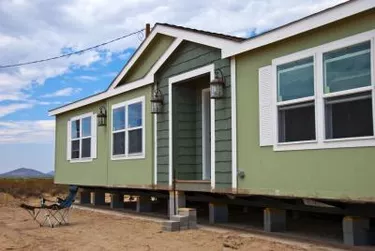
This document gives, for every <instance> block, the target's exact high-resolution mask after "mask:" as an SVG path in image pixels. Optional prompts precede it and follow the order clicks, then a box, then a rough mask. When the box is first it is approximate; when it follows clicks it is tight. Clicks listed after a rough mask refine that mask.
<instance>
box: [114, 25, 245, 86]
mask: <svg viewBox="0 0 375 251" xmlns="http://www.w3.org/2000/svg"><path fill="white" fill-rule="evenodd" d="M157 34H163V35H167V36H170V37H175V38H177V39H179V40H180V43H181V41H182V40H187V41H191V42H194V43H199V44H203V45H207V46H211V47H216V48H219V49H223V48H225V47H228V46H230V45H235V44H238V42H235V41H231V40H228V39H224V38H217V37H214V36H210V35H205V34H200V33H197V32H193V31H188V30H180V29H178V28H173V27H168V26H163V25H162V24H161V25H160V24H159V25H156V27H155V28H154V29H153V30H152V32H151V34H150V35H149V36H148V37H147V38H146V40H145V41H144V42H143V43H142V45H141V47H139V49H138V50H137V51H136V52H135V54H134V55H133V56H132V57H131V59H130V60H129V62H128V63H127V64H126V66H125V67H124V69H123V70H122V71H121V72H120V74H119V75H117V77H116V79H115V80H114V81H113V83H112V84H111V85H110V87H109V89H115V88H116V86H117V84H118V83H119V82H120V81H121V79H122V78H123V77H124V76H125V74H126V73H127V72H128V71H129V70H130V68H131V67H132V66H133V65H134V63H135V62H136V61H137V60H138V58H139V57H140V56H141V55H142V53H143V52H144V50H145V49H146V48H147V47H148V45H149V44H150V43H151V41H152V40H153V39H154V37H155V36H156V35H157ZM180 43H178V44H180Z"/></svg>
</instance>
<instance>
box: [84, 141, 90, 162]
mask: <svg viewBox="0 0 375 251" xmlns="http://www.w3.org/2000/svg"><path fill="white" fill-rule="evenodd" d="M89 157H91V138H88V139H83V140H82V158H89Z"/></svg>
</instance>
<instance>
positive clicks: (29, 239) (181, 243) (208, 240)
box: [0, 194, 330, 251]
mask: <svg viewBox="0 0 375 251" xmlns="http://www.w3.org/2000/svg"><path fill="white" fill-rule="evenodd" d="M4 198H5V200H6V201H5V202H4ZM19 202H20V201H19V200H15V199H13V198H11V197H9V196H5V195H4V194H3V195H1V194H0V250H33V251H35V250H79V251H84V250H89V251H94V250H205V251H207V250H250V251H251V250H259V251H262V250H286V251H287V250H320V251H323V250H330V249H329V248H325V247H316V246H313V245H312V244H306V243H304V244H302V243H301V244H298V243H294V244H290V243H285V242H284V241H281V240H278V239H274V240H272V239H271V240H269V239H264V238H258V237H241V236H239V234H238V233H236V232H233V231H228V232H224V233H220V232H213V231H207V230H202V229H199V230H187V231H181V232H162V231H161V225H160V223H157V222H151V221H144V220H139V219H134V218H129V217H126V216H125V217H124V216H119V215H108V214H102V213H98V212H92V211H83V210H78V209H74V210H73V212H72V215H71V219H70V222H71V224H70V225H67V226H61V227H56V228H48V227H39V225H37V224H36V223H35V222H34V221H33V220H32V219H31V217H30V216H29V215H28V214H27V212H26V211H25V210H23V209H21V208H19V207H18V204H19ZM33 202H34V203H35V200H34V201H33Z"/></svg>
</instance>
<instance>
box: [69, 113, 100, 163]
mask: <svg viewBox="0 0 375 251" xmlns="http://www.w3.org/2000/svg"><path fill="white" fill-rule="evenodd" d="M94 115H95V114H94V113H93V112H88V113H85V114H81V115H79V116H75V117H72V118H70V119H69V123H70V128H69V129H70V131H71V126H72V122H73V121H75V120H80V134H82V119H84V118H88V117H89V118H90V119H91V121H90V125H91V123H92V117H93V116H94ZM92 126H93V125H91V128H92ZM94 126H96V125H94ZM91 128H90V130H91V136H86V137H79V138H78V139H73V138H72V135H71V132H70V138H69V143H70V144H72V141H73V140H79V141H80V143H79V148H80V149H79V155H80V157H79V158H76V159H73V158H72V147H71V146H70V148H68V146H67V151H69V156H70V159H69V162H70V163H83V162H91V161H92V160H93V159H94V158H93V157H92V151H93V149H91V148H92V145H93V143H92V142H91V146H90V149H91V151H90V157H85V158H82V157H81V154H82V139H87V138H91V141H92V140H96V137H95V136H94V135H93V131H92V129H91ZM68 149H70V150H68Z"/></svg>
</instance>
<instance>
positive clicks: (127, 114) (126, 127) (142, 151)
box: [111, 98, 145, 159]
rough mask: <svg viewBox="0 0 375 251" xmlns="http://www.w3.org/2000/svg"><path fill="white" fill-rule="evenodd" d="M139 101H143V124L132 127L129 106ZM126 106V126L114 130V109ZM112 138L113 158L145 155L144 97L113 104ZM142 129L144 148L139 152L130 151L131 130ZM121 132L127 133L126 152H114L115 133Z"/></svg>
mask: <svg viewBox="0 0 375 251" xmlns="http://www.w3.org/2000/svg"><path fill="white" fill-rule="evenodd" d="M137 103H141V106H142V108H141V121H142V123H141V125H140V126H136V127H131V126H130V125H129V106H130V105H132V104H137ZM122 107H124V113H125V117H124V128H123V129H118V130H114V116H113V115H114V114H113V111H114V110H115V109H117V108H122ZM111 120H112V140H111V156H112V158H114V159H123V158H131V157H138V156H143V155H144V139H143V137H144V123H145V122H144V98H138V99H135V100H130V101H127V102H123V103H120V104H116V105H113V106H112V119H111ZM139 129H141V130H142V140H141V144H142V150H141V152H138V153H129V132H131V131H135V130H139ZM120 132H124V133H125V140H124V144H125V146H124V151H125V153H124V154H114V153H113V152H114V145H113V144H114V134H115V133H120Z"/></svg>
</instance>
